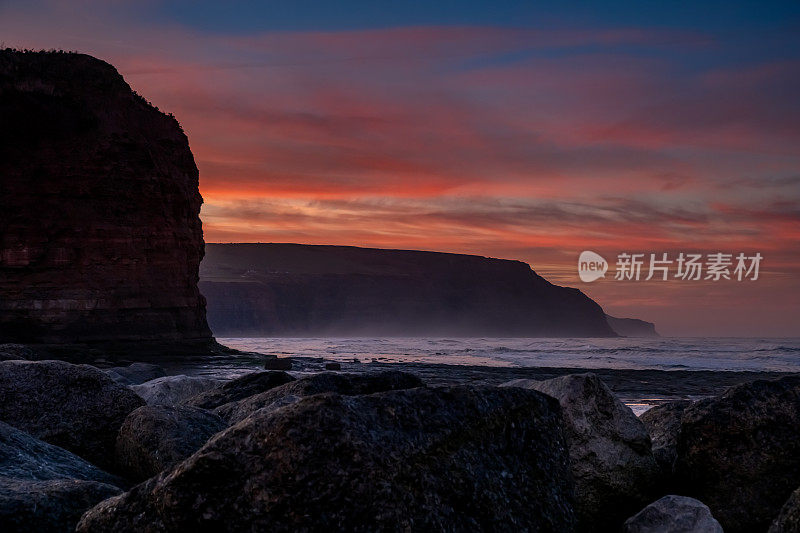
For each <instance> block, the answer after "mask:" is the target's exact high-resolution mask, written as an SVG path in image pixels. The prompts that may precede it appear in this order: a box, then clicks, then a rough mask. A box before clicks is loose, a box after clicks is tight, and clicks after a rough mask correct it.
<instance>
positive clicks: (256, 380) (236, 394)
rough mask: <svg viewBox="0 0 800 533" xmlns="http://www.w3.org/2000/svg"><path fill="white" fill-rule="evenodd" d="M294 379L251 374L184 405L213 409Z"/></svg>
mask: <svg viewBox="0 0 800 533" xmlns="http://www.w3.org/2000/svg"><path fill="white" fill-rule="evenodd" d="M292 381H294V378H293V377H292V376H290V375H289V374H287V373H286V372H253V373H252V374H246V375H244V376H242V377H240V378H236V379H233V380H231V381H228V382H226V383H224V384H222V385H221V386H220V387H217V388H215V389H210V390H207V391H205V392H202V393H200V394H198V395H196V396H194V397H192V398H189V399H187V400H186V401H185V402H184V403H185V404H186V405H192V406H194V407H202V408H203V409H214V408H215V407H219V406H220V405H223V404H226V403H230V402H235V401H237V400H241V399H243V398H247V397H249V396H253V395H256V394H259V393H262V392H266V391H268V390H271V389H274V388H275V387H279V386H281V385H284V384H286V383H290V382H292Z"/></svg>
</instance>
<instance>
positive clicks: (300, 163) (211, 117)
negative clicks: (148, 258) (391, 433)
mask: <svg viewBox="0 0 800 533" xmlns="http://www.w3.org/2000/svg"><path fill="white" fill-rule="evenodd" d="M432 3H435V4H436V5H435V6H433V5H430V4H432ZM0 41H2V42H3V43H4V44H5V46H11V47H18V48H35V49H49V48H63V49H67V50H77V51H80V52H85V53H89V54H91V55H94V56H96V57H99V58H101V59H103V60H106V61H108V62H109V63H111V64H113V65H114V66H115V67H116V68H117V69H118V70H119V71H120V73H121V74H122V75H123V76H124V77H125V79H126V80H127V81H128V83H130V85H131V86H132V87H133V88H134V89H135V90H136V91H138V92H139V93H141V94H142V95H144V96H145V97H146V98H147V99H148V100H150V101H151V102H152V103H153V104H154V105H157V106H158V107H159V108H160V109H162V110H163V111H166V112H172V113H173V114H174V115H175V116H176V118H177V119H178V120H179V121H180V123H181V124H182V126H183V128H184V130H185V131H186V133H187V135H188V137H189V143H190V146H191V148H192V151H193V153H194V155H195V159H196V161H197V165H198V167H199V169H200V189H201V192H202V194H203V197H204V198H205V206H204V208H203V212H202V218H203V224H204V230H205V238H206V241H207V242H256V241H261V242H297V243H308V244H346V245H357V246H375V247H393V248H411V249H426V250H439V251H450V252H463V253H474V254H480V255H487V256H492V257H501V258H507V259H520V260H523V261H526V262H528V263H530V264H531V266H532V267H533V268H534V269H535V270H536V271H537V272H538V273H540V274H541V275H543V276H545V277H546V278H547V279H549V280H551V281H553V282H555V283H558V284H564V285H570V286H574V287H578V288H580V289H581V290H583V291H585V292H586V293H587V294H588V295H589V296H591V297H592V298H594V299H595V300H597V301H598V303H600V304H601V305H603V307H604V308H605V309H606V311H607V312H608V313H610V314H614V315H617V316H632V317H638V318H643V319H646V320H651V321H654V322H655V323H656V326H657V328H658V330H659V331H660V332H661V333H662V334H666V335H747V336H800V280H799V279H798V277H799V276H800V2H768V1H761V2H755V1H753V2H734V1H727V2H723V1H715V2H668V1H649V0H642V1H628V2H606V3H602V4H601V3H599V2H574V3H570V2H555V1H552V2H551V1H548V2H522V1H521V2H503V1H493V2H466V1H465V2H452V1H447V2H353V1H348V2H327V1H307V2H254V1H253V2H236V1H229V2H207V1H192V2H190V1H176V2H166V1H164V2H161V1H156V0H150V1H139V2H132V1H130V2H128V1H121V0H117V1H111V2H109V1H106V2H99V1H81V0H77V1H71V2H70V1H66V0H63V1H56V2H41V1H36V0H33V1H31V0H27V1H20V2H17V1H10V2H9V1H4V0H0ZM0 127H2V125H0ZM583 250H593V251H596V252H598V253H600V254H601V255H603V256H604V257H606V259H609V260H610V261H611V262H612V269H613V262H614V260H615V259H616V256H617V254H618V253H621V252H629V253H630V252H643V253H647V254H648V255H649V253H651V252H652V253H657V254H659V255H660V254H661V253H664V252H667V253H669V254H671V256H677V254H678V253H680V252H687V253H688V252H701V253H713V252H726V253H734V254H736V253H739V252H745V253H748V254H751V253H755V252H760V253H761V254H762V255H763V256H764V260H763V262H762V265H761V273H760V279H759V280H757V281H742V282H737V281H724V280H723V281H718V282H711V281H698V282H691V281H683V280H675V279H672V280H669V281H651V282H644V281H639V282H635V281H615V280H614V279H612V278H613V276H609V277H607V278H606V279H602V280H598V281H596V282H593V283H590V284H587V283H582V282H581V281H580V280H579V279H578V276H577V258H578V255H579V254H580V252H581V251H583Z"/></svg>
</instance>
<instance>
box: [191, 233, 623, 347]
mask: <svg viewBox="0 0 800 533" xmlns="http://www.w3.org/2000/svg"><path fill="white" fill-rule="evenodd" d="M206 250H207V254H206V258H205V259H204V261H203V263H202V264H201V268H200V288H201V291H202V292H203V294H205V296H206V298H208V318H209V323H210V324H211V327H212V329H213V330H214V333H215V334H216V335H223V336H224V335H228V336H235V335H241V336H247V335H251V336H271V335H274V336H289V335H297V336H305V335H375V336H381V335H383V336H386V335H408V336H414V335H420V336H423V335H427V336H437V335H444V336H554V337H567V336H570V337H575V336H577V337H588V336H614V335H615V334H614V332H613V331H612V330H611V328H610V327H609V326H608V323H607V322H606V319H605V316H604V314H603V310H602V309H601V308H600V306H599V305H597V304H596V303H595V302H594V301H593V300H591V299H589V298H588V297H587V296H585V295H584V294H583V293H582V292H580V291H579V290H577V289H571V288H565V287H558V286H556V285H553V284H551V283H549V282H548V281H547V280H545V279H544V278H542V277H541V276H539V275H537V274H536V273H535V272H534V271H533V270H531V268H530V267H529V266H528V265H527V264H525V263H522V262H519V261H506V260H500V259H489V258H485V257H479V256H472V255H457V254H446V253H437V252H416V251H406V250H378V249H370V248H353V247H341V246H305V245H296V244H208V245H207V247H206Z"/></svg>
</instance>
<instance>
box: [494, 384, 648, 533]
mask: <svg viewBox="0 0 800 533" xmlns="http://www.w3.org/2000/svg"><path fill="white" fill-rule="evenodd" d="M503 386H504V387H521V388H525V389H532V390H537V391H540V392H543V393H545V394H547V395H549V396H552V397H553V398H556V399H557V400H558V401H559V403H560V405H561V408H562V410H563V414H564V421H565V432H566V436H567V442H568V444H569V455H570V465H571V469H572V475H573V477H574V479H575V494H576V512H577V515H578V521H579V524H578V526H579V528H580V529H581V530H583V531H610V530H613V529H618V528H619V527H620V525H621V524H622V522H623V521H624V520H625V519H626V518H627V517H629V516H631V514H633V513H634V512H636V511H637V510H639V509H641V508H642V506H643V505H645V504H646V503H647V502H648V501H651V497H652V496H653V495H654V493H655V492H656V490H657V482H658V479H659V470H658V465H657V463H656V461H655V459H654V458H653V454H652V451H651V443H650V437H649V435H648V434H647V430H646V429H645V427H644V425H643V424H642V423H641V422H640V421H639V420H638V419H637V418H636V415H634V414H633V412H632V411H631V410H630V408H628V407H627V406H625V405H624V404H623V403H622V402H620V401H619V400H618V399H617V397H616V396H614V394H613V393H612V392H611V390H609V388H608V387H606V385H605V384H604V383H603V382H602V381H600V379H599V378H598V377H597V376H596V375H594V374H574V375H569V376H563V377H559V378H555V379H551V380H547V381H533V380H514V381H510V382H508V383H505V384H504V385H503Z"/></svg>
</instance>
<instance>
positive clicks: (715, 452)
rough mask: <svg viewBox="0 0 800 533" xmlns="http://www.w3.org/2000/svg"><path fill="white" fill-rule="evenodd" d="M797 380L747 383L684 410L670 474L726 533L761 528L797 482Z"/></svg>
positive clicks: (799, 470) (799, 445) (799, 406)
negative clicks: (707, 508) (707, 507)
mask: <svg viewBox="0 0 800 533" xmlns="http://www.w3.org/2000/svg"><path fill="white" fill-rule="evenodd" d="M798 435H800V376H790V377H785V378H782V379H779V380H776V381H761V380H760V381H754V382H752V383H747V384H744V385H739V386H736V387H733V388H731V389H730V390H728V391H727V392H726V393H725V394H723V395H722V396H719V397H717V398H710V399H707V400H702V401H699V402H697V403H695V404H693V405H692V406H691V407H689V408H687V409H686V410H685V411H684V413H683V419H682V424H681V433H680V436H679V438H678V461H677V464H676V476H677V478H678V482H679V483H680V484H681V487H682V492H683V493H684V494H687V495H690V496H694V497H696V498H698V499H699V500H701V501H702V502H704V503H705V504H707V505H708V506H709V507H710V508H711V512H712V513H714V516H715V517H716V518H717V520H719V521H720V523H721V524H722V527H723V528H725V531H726V532H728V533H736V532H743V533H744V532H748V533H749V532H752V531H766V530H767V528H768V527H769V525H770V523H771V522H772V520H773V519H774V518H775V517H776V516H777V515H778V513H779V511H780V509H781V507H782V506H783V504H784V502H786V499H787V498H788V497H789V495H790V494H791V493H792V491H793V490H794V489H796V488H797V485H798V480H800V439H799V438H798Z"/></svg>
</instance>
